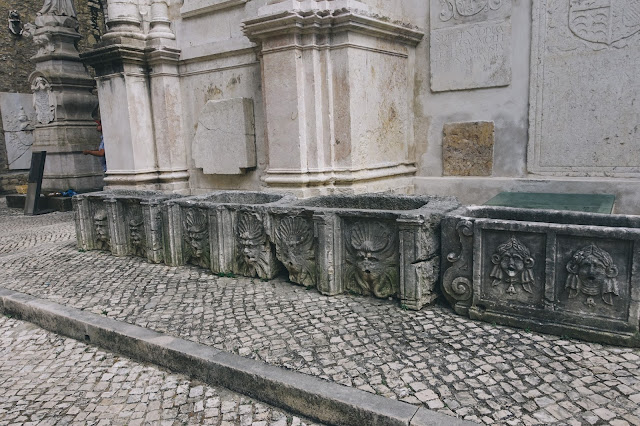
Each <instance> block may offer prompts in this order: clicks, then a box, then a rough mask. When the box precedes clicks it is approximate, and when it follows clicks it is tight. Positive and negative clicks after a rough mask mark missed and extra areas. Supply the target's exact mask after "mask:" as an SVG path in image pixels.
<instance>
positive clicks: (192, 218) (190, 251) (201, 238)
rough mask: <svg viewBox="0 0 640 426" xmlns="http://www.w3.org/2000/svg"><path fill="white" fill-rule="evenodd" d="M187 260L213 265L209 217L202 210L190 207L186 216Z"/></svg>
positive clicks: (204, 265) (200, 264) (201, 264)
mask: <svg viewBox="0 0 640 426" xmlns="http://www.w3.org/2000/svg"><path fill="white" fill-rule="evenodd" d="M184 225H185V233H184V235H185V242H186V245H185V246H186V250H185V256H184V258H185V262H188V263H192V264H194V265H197V266H200V267H203V268H207V269H209V268H210V267H211V262H210V254H209V230H208V226H207V218H206V217H205V215H204V213H202V212H201V211H200V210H195V209H189V210H188V211H187V214H186V218H185V222H184Z"/></svg>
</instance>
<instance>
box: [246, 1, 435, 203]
mask: <svg viewBox="0 0 640 426" xmlns="http://www.w3.org/2000/svg"><path fill="white" fill-rule="evenodd" d="M270 3H272V4H269V5H267V6H265V7H263V8H261V9H260V11H259V15H260V16H258V17H257V18H255V19H250V20H247V21H245V22H244V31H245V34H246V35H247V36H248V37H249V38H250V39H251V40H252V41H255V42H256V43H259V44H260V47H261V50H260V54H261V65H262V78H263V96H264V102H265V116H266V127H267V138H268V146H269V148H268V149H269V151H268V157H269V158H268V161H269V166H268V169H267V171H266V174H265V175H264V176H263V177H262V180H263V181H264V182H265V183H266V184H267V185H268V186H269V187H273V188H287V190H290V191H294V192H295V193H297V194H299V195H303V196H307V195H313V194H318V193H328V192H333V191H335V190H336V189H338V190H347V191H350V192H362V191H364V190H389V189H396V188H397V186H398V183H397V182H394V180H395V179H397V178H399V177H403V176H411V175H413V174H414V173H415V170H416V168H415V159H414V155H413V151H414V137H413V118H412V117H413V106H412V99H413V88H414V83H413V81H414V56H415V46H416V44H417V43H419V42H420V40H421V39H422V37H423V34H422V33H421V32H420V31H418V30H416V29H412V28H410V27H409V26H401V25H396V24H391V23H390V22H389V21H387V20H383V19H380V18H379V17H376V16H377V15H375V14H374V11H372V10H370V9H369V7H368V6H366V5H365V4H363V3H360V2H358V1H351V0H348V1H347V0H335V1H321V2H317V1H304V2H299V1H281V2H270ZM283 153H287V154H286V155H283Z"/></svg>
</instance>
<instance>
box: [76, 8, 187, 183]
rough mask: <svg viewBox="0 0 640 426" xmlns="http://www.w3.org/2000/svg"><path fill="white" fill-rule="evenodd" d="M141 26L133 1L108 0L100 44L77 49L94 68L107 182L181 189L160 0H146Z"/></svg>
mask: <svg viewBox="0 0 640 426" xmlns="http://www.w3.org/2000/svg"><path fill="white" fill-rule="evenodd" d="M151 6H152V7H151V18H150V31H149V33H148V34H145V33H144V32H143V25H142V17H141V15H140V12H139V10H138V5H137V2H133V1H129V0H117V1H113V0H111V1H109V8H108V11H109V13H108V19H107V27H108V28H109V31H108V32H107V33H106V34H105V36H104V37H103V41H102V43H101V46H99V47H98V48H97V49H94V50H92V51H90V52H87V53H85V54H83V55H82V59H83V60H84V61H85V63H87V64H89V65H91V66H92V67H94V68H95V71H96V75H97V81H98V96H99V98H100V109H101V111H102V116H103V129H104V130H103V132H104V139H105V151H106V154H107V162H108V167H109V170H108V172H107V176H106V178H105V183H106V184H107V186H108V188H111V189H138V190H140V189H147V190H149V189H153V190H163V191H169V192H174V193H188V179H189V174H188V171H187V161H186V155H185V147H184V144H183V141H182V117H181V115H182V105H181V102H180V99H181V96H180V85H179V74H178V59H179V57H180V50H178V49H177V48H176V47H175V36H174V35H173V33H172V31H171V27H170V25H169V23H170V21H169V18H168V16H167V13H168V10H167V3H166V1H164V0H154V1H153V2H152V5H151Z"/></svg>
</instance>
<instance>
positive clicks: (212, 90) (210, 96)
mask: <svg viewBox="0 0 640 426" xmlns="http://www.w3.org/2000/svg"><path fill="white" fill-rule="evenodd" d="M219 99H222V90H220V88H219V87H218V86H215V85H212V86H209V87H208V88H207V96H206V98H205V101H214V100H219Z"/></svg>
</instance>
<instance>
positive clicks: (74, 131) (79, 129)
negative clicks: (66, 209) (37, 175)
mask: <svg viewBox="0 0 640 426" xmlns="http://www.w3.org/2000/svg"><path fill="white" fill-rule="evenodd" d="M35 25H36V29H35V32H34V33H33V40H34V42H35V43H36V45H37V46H38V52H37V53H36V55H35V56H34V57H33V58H32V60H33V61H34V62H35V64H36V70H35V71H34V72H33V73H32V74H31V75H30V76H29V82H30V83H31V89H32V90H33V102H34V107H35V110H36V119H37V124H36V128H35V130H34V139H35V141H34V144H33V148H32V149H33V150H34V151H47V161H46V164H45V171H44V179H43V181H42V188H43V190H44V191H46V192H47V191H53V190H64V189H69V188H73V189H75V190H76V191H86V190H91V189H97V188H101V187H102V177H103V171H102V168H101V166H100V163H99V162H98V161H96V159H95V158H93V157H89V156H84V155H82V151H83V150H85V149H92V150H95V149H97V148H98V145H99V143H100V135H99V133H98V132H97V131H96V125H95V123H94V121H93V117H92V115H91V114H92V112H93V111H94V110H95V108H96V106H97V104H98V100H97V98H96V96H95V95H94V94H93V93H92V91H93V89H94V87H95V82H94V81H93V79H92V78H91V76H89V74H88V73H87V70H86V69H85V67H84V65H83V64H82V62H81V60H80V57H79V53H78V50H77V48H76V43H77V41H78V40H79V39H80V34H79V33H78V20H77V19H76V14H75V10H74V9H73V6H72V5H71V3H69V2H65V3H62V4H58V3H57V2H47V3H45V6H44V7H43V8H42V10H40V12H38V16H37V17H36V21H35Z"/></svg>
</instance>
